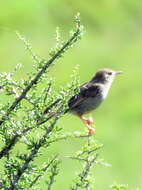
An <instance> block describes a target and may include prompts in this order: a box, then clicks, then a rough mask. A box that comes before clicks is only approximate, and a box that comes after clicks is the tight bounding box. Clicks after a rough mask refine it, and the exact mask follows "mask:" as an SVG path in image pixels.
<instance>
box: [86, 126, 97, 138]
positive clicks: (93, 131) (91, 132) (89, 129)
mask: <svg viewBox="0 0 142 190" xmlns="http://www.w3.org/2000/svg"><path fill="white" fill-rule="evenodd" d="M87 128H88V135H89V136H93V135H94V134H95V129H94V128H92V127H90V126H88V127H87Z"/></svg>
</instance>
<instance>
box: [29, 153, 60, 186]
mask: <svg viewBox="0 0 142 190" xmlns="http://www.w3.org/2000/svg"><path fill="white" fill-rule="evenodd" d="M57 157H58V155H56V156H54V158H53V159H52V160H50V162H49V163H48V164H47V165H46V166H45V167H44V168H43V169H42V171H43V172H45V171H46V170H47V169H48V168H49V167H50V165H51V164H52V163H53V162H54V161H55V160H56V158H57ZM41 177H42V174H40V175H38V176H37V177H36V178H35V179H34V180H33V181H32V182H31V184H30V186H29V187H32V186H33V185H35V183H36V182H37V181H38V180H39V179H40V178H41Z"/></svg>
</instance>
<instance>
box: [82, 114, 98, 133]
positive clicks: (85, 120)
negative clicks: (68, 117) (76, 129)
mask: <svg viewBox="0 0 142 190" xmlns="http://www.w3.org/2000/svg"><path fill="white" fill-rule="evenodd" d="M79 118H80V119H81V120H82V121H83V123H84V124H85V125H86V127H87V129H88V134H89V136H92V135H94V133H95V129H94V128H92V127H91V125H92V124H93V118H92V117H89V118H85V117H83V116H79Z"/></svg>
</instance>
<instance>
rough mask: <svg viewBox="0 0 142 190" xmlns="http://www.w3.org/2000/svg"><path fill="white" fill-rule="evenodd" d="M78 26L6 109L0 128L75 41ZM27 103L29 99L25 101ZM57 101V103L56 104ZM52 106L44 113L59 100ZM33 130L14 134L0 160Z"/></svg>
mask: <svg viewBox="0 0 142 190" xmlns="http://www.w3.org/2000/svg"><path fill="white" fill-rule="evenodd" d="M80 30H81V29H80V24H79V23H78V24H77V29H76V31H75V32H74V33H73V35H72V36H71V38H70V39H69V40H68V41H67V42H66V43H65V44H64V45H63V46H62V47H61V48H60V49H59V50H58V51H57V53H56V54H55V55H54V56H53V57H52V58H51V59H49V60H48V61H47V62H46V64H45V65H44V66H43V67H42V68H41V70H40V71H39V72H38V73H37V75H36V76H35V77H34V78H33V79H32V80H31V82H30V83H29V85H28V86H27V87H26V88H25V89H24V90H23V92H22V93H21V95H19V96H18V97H17V98H16V99H15V101H14V102H13V103H12V105H11V106H10V107H9V108H8V110H7V112H6V114H5V115H3V116H2V118H1V119H0V126H1V125H2V124H3V123H4V122H5V121H6V120H7V119H8V117H9V115H10V114H11V112H12V111H13V110H14V109H15V108H16V107H17V105H18V104H19V103H20V102H21V101H22V100H23V99H27V96H26V95H27V93H28V92H29V90H30V89H31V88H32V87H33V86H34V85H35V84H37V82H38V81H39V79H40V77H41V76H42V75H43V74H44V73H45V71H46V70H47V68H48V67H49V66H50V65H51V64H52V63H53V62H54V61H55V60H56V59H57V58H59V57H60V56H61V55H62V54H63V53H64V52H65V50H67V49H68V47H69V46H71V45H72V44H73V43H74V42H76V41H77V39H78V36H79V35H80ZM27 100H28V101H29V99H27ZM56 101H57V102H56ZM56 101H55V102H54V103H53V104H51V105H50V106H49V107H48V108H46V110H44V113H47V112H48V111H49V110H50V109H51V108H52V107H53V106H55V105H56V104H57V103H58V102H59V100H56ZM49 119H50V117H49V118H47V119H46V120H45V121H42V122H40V121H39V123H37V125H38V126H39V125H41V124H43V123H45V122H47V121H48V120H49ZM31 129H33V127H28V128H26V129H23V131H22V132H21V133H20V134H17V133H16V134H15V135H14V136H13V137H12V138H11V141H10V143H9V144H8V145H6V146H5V147H4V148H3V149H2V150H1V151H0V159H1V158H2V157H3V156H6V155H7V154H8V153H9V151H10V150H11V149H12V147H13V146H14V145H15V144H16V142H17V140H18V138H19V137H22V136H23V134H25V133H26V132H28V131H29V130H31Z"/></svg>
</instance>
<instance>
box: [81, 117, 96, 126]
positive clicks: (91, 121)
mask: <svg viewBox="0 0 142 190" xmlns="http://www.w3.org/2000/svg"><path fill="white" fill-rule="evenodd" d="M81 119H82V121H83V122H84V123H85V124H87V125H92V124H93V123H94V121H93V118H92V117H89V118H85V117H82V118H81Z"/></svg>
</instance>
